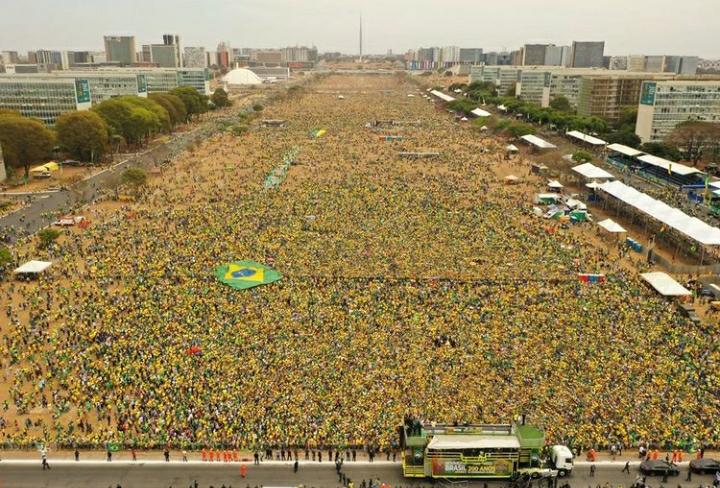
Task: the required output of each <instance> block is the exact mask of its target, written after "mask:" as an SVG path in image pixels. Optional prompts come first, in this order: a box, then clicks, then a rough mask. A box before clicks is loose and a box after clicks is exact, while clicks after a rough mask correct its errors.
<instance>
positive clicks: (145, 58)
mask: <svg viewBox="0 0 720 488" xmlns="http://www.w3.org/2000/svg"><path fill="white" fill-rule="evenodd" d="M138 61H140V62H141V63H152V45H150V44H143V45H142V50H141V51H140V55H139V56H138Z"/></svg>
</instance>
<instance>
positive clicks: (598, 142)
mask: <svg viewBox="0 0 720 488" xmlns="http://www.w3.org/2000/svg"><path fill="white" fill-rule="evenodd" d="M566 135H568V136H570V137H572V138H573V139H577V140H579V141H582V142H586V143H588V144H591V145H593V146H607V142H605V141H603V140H602V139H598V138H597V137H593V136H590V135H587V134H583V133H582V132H580V131H577V130H573V131H570V132H568V133H567V134H566Z"/></svg>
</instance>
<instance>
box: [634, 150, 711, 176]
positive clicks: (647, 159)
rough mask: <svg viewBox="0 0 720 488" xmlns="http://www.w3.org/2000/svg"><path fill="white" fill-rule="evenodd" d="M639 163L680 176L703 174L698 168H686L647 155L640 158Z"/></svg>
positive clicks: (682, 165)
mask: <svg viewBox="0 0 720 488" xmlns="http://www.w3.org/2000/svg"><path fill="white" fill-rule="evenodd" d="M638 161H642V162H643V163H647V164H649V165H651V166H656V167H658V168H662V169H664V170H667V171H670V172H672V173H675V174H677V175H680V176H687V175H692V174H695V173H701V172H702V171H700V170H698V169H696V168H691V167H690V166H685V165H684V164H680V163H674V162H672V161H668V160H667V159H663V158H659V157H657V156H653V155H652V154H645V155H644V156H640V157H639V158H638Z"/></svg>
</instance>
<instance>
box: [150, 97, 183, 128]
mask: <svg viewBox="0 0 720 488" xmlns="http://www.w3.org/2000/svg"><path fill="white" fill-rule="evenodd" d="M148 99H150V100H152V101H153V102H155V103H157V104H158V105H160V106H161V107H162V108H164V109H165V111H166V112H167V113H168V116H169V117H170V125H171V127H175V126H177V125H178V124H182V123H184V122H185V119H186V118H187V112H186V111H185V105H184V104H183V103H182V100H180V98H178V97H176V96H175V95H170V94H169V93H151V94H150V95H148Z"/></svg>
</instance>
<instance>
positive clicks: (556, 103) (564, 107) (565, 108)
mask: <svg viewBox="0 0 720 488" xmlns="http://www.w3.org/2000/svg"><path fill="white" fill-rule="evenodd" d="M550 108H552V109H553V110H558V111H560V112H567V113H571V112H573V111H574V110H573V108H572V105H570V100H568V99H567V97H563V96H559V97H555V98H553V99H552V101H551V102H550Z"/></svg>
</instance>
